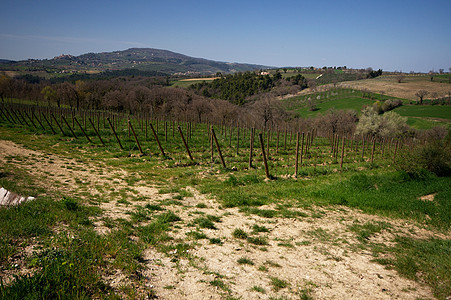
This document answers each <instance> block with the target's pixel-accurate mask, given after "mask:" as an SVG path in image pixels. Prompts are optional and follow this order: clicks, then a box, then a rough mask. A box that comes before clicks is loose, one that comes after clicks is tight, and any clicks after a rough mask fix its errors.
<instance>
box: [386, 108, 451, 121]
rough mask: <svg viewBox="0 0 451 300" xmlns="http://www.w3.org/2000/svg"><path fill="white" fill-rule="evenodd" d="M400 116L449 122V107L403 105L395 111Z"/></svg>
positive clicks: (450, 109) (450, 111)
mask: <svg viewBox="0 0 451 300" xmlns="http://www.w3.org/2000/svg"><path fill="white" fill-rule="evenodd" d="M395 112H396V113H398V114H400V115H401V116H408V117H422V118H437V119H444V120H451V106H449V105H404V106H401V107H398V108H396V109H395Z"/></svg>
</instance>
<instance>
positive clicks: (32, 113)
mask: <svg viewBox="0 0 451 300" xmlns="http://www.w3.org/2000/svg"><path fill="white" fill-rule="evenodd" d="M31 115H32V116H33V118H35V119H36V121H38V123H39V125H41V127H42V129H43V130H45V127H44V125H42V122H41V121H40V120H39V119H38V118H37V117H36V115H35V114H34V111H32V112H31Z"/></svg>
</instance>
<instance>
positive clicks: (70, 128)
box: [61, 115, 77, 139]
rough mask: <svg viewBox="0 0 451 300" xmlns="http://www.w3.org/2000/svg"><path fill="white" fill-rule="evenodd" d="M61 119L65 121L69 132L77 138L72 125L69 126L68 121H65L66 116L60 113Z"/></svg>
mask: <svg viewBox="0 0 451 300" xmlns="http://www.w3.org/2000/svg"><path fill="white" fill-rule="evenodd" d="M61 119H63V121H64V123H66V125H67V127H69V130H70V132H71V133H72V135H73V136H74V138H76V139H77V136H76V135H75V132H74V131H73V130H72V127H70V125H69V123H68V122H67V120H66V118H65V117H64V116H63V115H61Z"/></svg>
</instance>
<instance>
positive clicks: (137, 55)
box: [0, 48, 268, 75]
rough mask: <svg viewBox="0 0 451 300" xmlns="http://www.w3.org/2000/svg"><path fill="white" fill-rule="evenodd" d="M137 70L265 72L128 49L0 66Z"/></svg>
mask: <svg viewBox="0 0 451 300" xmlns="http://www.w3.org/2000/svg"><path fill="white" fill-rule="evenodd" d="M131 68H133V69H137V70H142V71H157V72H163V73H166V74H168V75H169V74H176V73H181V74H215V73H217V72H222V73H234V72H242V71H251V70H256V69H261V68H268V67H267V66H262V65H252V64H241V63H228V62H219V61H213V60H208V59H203V58H195V57H190V56H187V55H183V54H180V53H175V52H172V51H168V50H161V49H153V48H130V49H127V50H123V51H114V52H102V53H87V54H82V55H80V56H73V55H64V54H63V55H60V56H57V57H54V58H53V59H44V60H24V61H18V62H8V63H5V64H2V63H1V62H0V70H23V69H27V70H29V71H39V70H46V71H47V72H63V71H64V72H80V71H105V70H123V69H131Z"/></svg>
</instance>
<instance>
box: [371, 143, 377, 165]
mask: <svg viewBox="0 0 451 300" xmlns="http://www.w3.org/2000/svg"><path fill="white" fill-rule="evenodd" d="M375 148H376V138H373V147H372V148H371V164H372V163H373V161H374V149H375Z"/></svg>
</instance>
